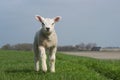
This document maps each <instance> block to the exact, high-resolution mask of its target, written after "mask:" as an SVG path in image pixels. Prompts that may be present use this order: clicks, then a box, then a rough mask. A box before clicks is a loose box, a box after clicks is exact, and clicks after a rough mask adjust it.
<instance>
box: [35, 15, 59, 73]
mask: <svg viewBox="0 0 120 80" xmlns="http://www.w3.org/2000/svg"><path fill="white" fill-rule="evenodd" d="M35 18H36V19H37V20H38V21H40V22H41V25H42V28H41V29H40V30H39V31H38V32H37V33H36V35H35V39H34V43H33V50H34V61H35V70H36V71H39V59H40V58H41V63H42V70H43V72H46V71H47V64H46V59H47V56H46V51H45V50H46V49H48V50H49V59H50V61H49V63H50V71H51V72H55V58H56V55H55V54H56V50H57V35H56V32H55V29H54V25H55V23H56V22H58V21H59V20H60V19H61V17H60V16H57V17H55V18H53V19H50V18H43V17H41V16H38V15H37V16H35Z"/></svg>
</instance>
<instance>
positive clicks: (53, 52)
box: [49, 47, 57, 72]
mask: <svg viewBox="0 0 120 80" xmlns="http://www.w3.org/2000/svg"><path fill="white" fill-rule="evenodd" d="M56 50H57V48H56V47H54V48H51V49H50V56H49V59H50V71H51V72H55V58H56Z"/></svg>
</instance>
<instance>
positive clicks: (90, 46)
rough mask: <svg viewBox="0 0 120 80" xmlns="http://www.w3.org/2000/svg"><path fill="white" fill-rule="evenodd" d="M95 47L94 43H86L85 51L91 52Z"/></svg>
mask: <svg viewBox="0 0 120 80" xmlns="http://www.w3.org/2000/svg"><path fill="white" fill-rule="evenodd" d="M96 46H97V45H96V43H88V44H87V45H86V49H87V50H91V49H92V48H93V47H96Z"/></svg>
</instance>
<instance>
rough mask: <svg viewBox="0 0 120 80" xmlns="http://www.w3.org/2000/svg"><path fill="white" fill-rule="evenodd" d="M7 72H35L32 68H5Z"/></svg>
mask: <svg viewBox="0 0 120 80" xmlns="http://www.w3.org/2000/svg"><path fill="white" fill-rule="evenodd" d="M5 72H6V73H30V72H35V71H33V70H30V69H12V70H5Z"/></svg>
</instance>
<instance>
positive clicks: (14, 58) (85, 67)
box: [0, 50, 120, 80]
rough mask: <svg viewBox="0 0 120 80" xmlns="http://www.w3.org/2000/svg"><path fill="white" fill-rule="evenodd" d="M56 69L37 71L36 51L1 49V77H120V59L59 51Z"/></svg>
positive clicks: (11, 79)
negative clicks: (35, 67) (107, 58)
mask: <svg viewBox="0 0 120 80" xmlns="http://www.w3.org/2000/svg"><path fill="white" fill-rule="evenodd" d="M56 57H57V60H56V72H55V73H50V71H49V70H48V72H47V73H42V71H39V72H35V71H34V62H33V53H32V52H26V51H4V50H0V80H120V60H98V59H93V58H87V57H78V56H70V55H65V54H60V53H57V55H56Z"/></svg>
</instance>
